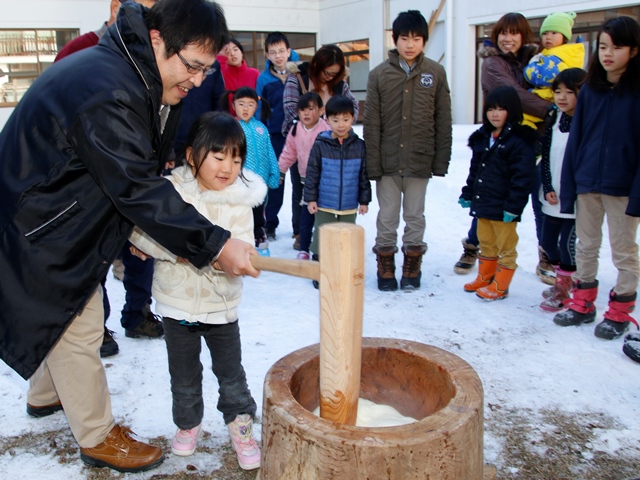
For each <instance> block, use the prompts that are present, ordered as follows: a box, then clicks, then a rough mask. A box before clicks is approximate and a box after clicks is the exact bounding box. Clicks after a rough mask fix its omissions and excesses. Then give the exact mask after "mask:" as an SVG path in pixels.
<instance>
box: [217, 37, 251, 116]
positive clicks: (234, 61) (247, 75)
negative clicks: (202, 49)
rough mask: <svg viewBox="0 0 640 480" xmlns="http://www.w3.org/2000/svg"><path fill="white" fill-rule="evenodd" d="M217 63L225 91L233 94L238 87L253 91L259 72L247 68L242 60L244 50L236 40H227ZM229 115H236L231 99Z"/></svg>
mask: <svg viewBox="0 0 640 480" xmlns="http://www.w3.org/2000/svg"><path fill="white" fill-rule="evenodd" d="M218 61H219V62H220V72H221V73H222V78H223V79H224V86H225V89H226V90H230V91H232V92H235V91H236V90H238V89H239V88H240V87H251V88H253V89H254V90H255V88H256V84H257V82H258V76H260V72H259V71H258V70H257V69H255V68H251V67H249V66H247V62H246V61H245V60H244V49H243V48H242V44H241V43H240V42H239V41H238V40H236V39H235V38H232V39H231V40H229V43H227V44H226V45H225V46H224V47H223V48H222V50H221V51H220V55H218ZM229 113H231V115H234V116H235V114H236V112H235V111H234V110H233V102H232V100H231V99H229Z"/></svg>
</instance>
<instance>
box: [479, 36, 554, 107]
mask: <svg viewBox="0 0 640 480" xmlns="http://www.w3.org/2000/svg"><path fill="white" fill-rule="evenodd" d="M537 50H538V46H537V45H523V46H522V47H521V48H520V51H519V52H518V56H517V57H516V56H515V55H514V54H513V53H503V52H502V51H500V50H499V49H498V48H497V47H495V46H494V45H493V44H492V43H491V42H489V41H486V42H485V43H484V44H483V45H482V46H481V47H480V48H479V49H478V57H479V58H481V59H482V69H481V74H480V83H481V85H482V98H485V97H486V96H487V93H489V92H490V91H491V90H493V89H494V88H496V87H503V86H505V85H506V86H509V87H513V88H515V90H516V92H517V93H518V97H519V98H520V103H522V111H523V112H524V113H526V114H529V115H532V116H534V117H538V118H545V116H546V114H547V109H548V108H549V107H550V106H551V105H552V103H551V102H548V101H546V100H543V99H542V98H540V97H539V96H537V95H536V94H534V93H531V92H530V91H529V88H530V85H529V84H528V83H527V81H526V80H525V78H524V67H526V66H527V64H528V63H529V60H531V58H532V57H533V56H534V55H535V53H536V52H537Z"/></svg>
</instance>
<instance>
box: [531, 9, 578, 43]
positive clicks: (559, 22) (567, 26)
mask: <svg viewBox="0 0 640 480" xmlns="http://www.w3.org/2000/svg"><path fill="white" fill-rule="evenodd" d="M575 18H576V12H566V13H565V12H554V13H550V14H549V15H547V18H545V19H544V22H542V26H541V27H540V35H542V34H543V33H544V32H558V33H561V34H562V35H564V38H566V39H567V41H569V40H571V28H572V27H573V20H574V19H575Z"/></svg>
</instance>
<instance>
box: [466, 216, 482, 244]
mask: <svg viewBox="0 0 640 480" xmlns="http://www.w3.org/2000/svg"><path fill="white" fill-rule="evenodd" d="M467 243H470V244H471V245H475V246H476V247H479V246H480V240H478V219H477V218H476V217H473V220H471V227H470V228H469V232H468V233H467Z"/></svg>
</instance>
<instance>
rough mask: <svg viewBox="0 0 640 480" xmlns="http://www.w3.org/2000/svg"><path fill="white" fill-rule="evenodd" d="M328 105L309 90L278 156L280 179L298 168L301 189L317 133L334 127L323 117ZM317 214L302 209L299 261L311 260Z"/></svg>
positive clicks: (301, 101)
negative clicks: (310, 250) (292, 169)
mask: <svg viewBox="0 0 640 480" xmlns="http://www.w3.org/2000/svg"><path fill="white" fill-rule="evenodd" d="M323 115H324V105H323V103H322V98H321V97H320V95H318V94H317V93H316V92H307V93H305V94H303V95H302V96H300V98H299V99H298V118H299V121H298V122H297V123H295V124H294V125H293V127H292V128H291V130H289V133H288V134H287V141H286V143H285V145H284V149H283V150H282V153H281V154H280V158H279V159H278V166H279V167H280V177H281V178H280V182H281V183H283V182H284V175H285V173H287V170H289V168H296V167H295V165H296V164H297V165H298V167H297V170H298V174H299V175H300V188H301V189H302V188H304V183H305V180H306V177H307V163H308V162H309V153H310V152H311V148H312V147H313V144H314V142H315V140H316V138H317V136H318V135H319V134H320V133H322V132H326V131H327V130H331V129H330V127H329V124H327V122H326V121H325V119H324V118H322V116H323ZM313 223H314V216H313V215H311V213H309V210H308V209H307V208H304V205H303V208H301V211H300V252H299V253H298V260H310V259H311V256H310V254H309V246H310V245H311V236H312V232H313Z"/></svg>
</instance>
